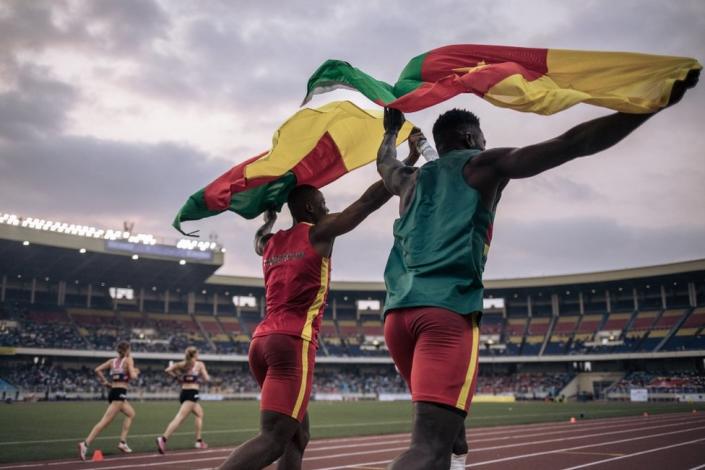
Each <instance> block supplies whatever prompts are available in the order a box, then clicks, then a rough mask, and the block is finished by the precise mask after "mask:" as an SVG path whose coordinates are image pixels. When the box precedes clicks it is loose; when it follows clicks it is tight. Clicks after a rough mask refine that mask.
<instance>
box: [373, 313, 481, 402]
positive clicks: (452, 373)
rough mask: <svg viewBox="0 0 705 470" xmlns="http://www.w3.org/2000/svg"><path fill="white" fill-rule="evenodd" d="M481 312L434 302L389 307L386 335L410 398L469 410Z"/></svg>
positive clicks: (474, 379) (477, 354) (475, 378)
mask: <svg viewBox="0 0 705 470" xmlns="http://www.w3.org/2000/svg"><path fill="white" fill-rule="evenodd" d="M478 322H479V314H478V313H473V314H470V315H460V314H458V313H455V312H452V311H450V310H446V309H443V308H437V307H414V308H401V309H395V310H390V311H389V312H388V313H387V316H386V318H385V320H384V339H385V341H386V343H387V347H388V348H389V352H390V353H391V355H392V359H394V364H396V366H397V368H398V369H399V373H400V374H401V375H402V377H403V378H404V380H405V381H406V383H407V385H408V386H409V390H410V391H411V399H412V400H413V401H415V402H416V401H425V402H431V403H440V404H443V405H448V406H452V407H455V408H457V409H459V410H461V411H464V412H467V410H468V408H469V407H470V402H471V401H472V397H473V395H474V393H475V386H476V383H475V382H476V380H477V362H478V358H479V343H480V327H479V324H478Z"/></svg>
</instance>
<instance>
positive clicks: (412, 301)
mask: <svg viewBox="0 0 705 470" xmlns="http://www.w3.org/2000/svg"><path fill="white" fill-rule="evenodd" d="M478 153H480V151H479V150H454V151H451V152H448V153H446V154H444V155H442V156H441V157H440V158H439V159H438V160H434V161H432V162H429V163H426V164H425V165H424V166H422V167H421V168H419V170H418V171H419V173H418V177H417V180H416V189H415V193H414V196H413V200H412V203H411V206H410V207H409V209H408V210H407V212H406V213H405V214H404V215H403V216H401V217H400V218H399V219H397V220H396V221H395V222H394V246H393V247H392V251H391V253H390V254H389V259H388V260H387V267H386V269H385V270H384V282H385V284H386V286H387V300H386V302H385V306H384V311H385V313H386V312H388V311H389V310H392V309H396V308H408V307H441V308H445V309H448V310H451V311H453V312H457V313H459V314H462V315H466V314H470V313H472V312H480V311H482V298H483V285H482V272H483V271H484V269H485V261H486V260H487V251H488V250H489V244H490V240H491V237H492V221H493V219H494V214H493V213H492V212H490V211H489V210H487V209H486V208H485V207H484V206H483V204H482V201H481V199H480V193H478V192H477V191H476V190H475V189H473V188H471V187H470V186H469V185H468V184H467V182H466V181H465V178H464V177H463V167H464V166H465V164H466V163H467V162H468V160H470V159H471V158H472V157H473V156H475V155H476V154H478Z"/></svg>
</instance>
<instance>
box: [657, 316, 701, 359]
mask: <svg viewBox="0 0 705 470" xmlns="http://www.w3.org/2000/svg"><path fill="white" fill-rule="evenodd" d="M686 315H688V316H687V318H686V319H685V321H684V322H683V323H682V324H681V326H680V328H678V330H677V331H676V332H675V334H674V335H673V336H672V337H671V338H670V339H669V340H668V342H667V343H666V345H665V346H664V348H663V349H664V350H670V351H684V350H686V349H705V307H698V308H695V309H693V310H692V311H691V312H690V314H688V313H687V312H686Z"/></svg>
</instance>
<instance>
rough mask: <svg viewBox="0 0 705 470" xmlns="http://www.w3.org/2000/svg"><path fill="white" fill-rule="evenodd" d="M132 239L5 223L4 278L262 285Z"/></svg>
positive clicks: (498, 288)
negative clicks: (5, 276)
mask: <svg viewBox="0 0 705 470" xmlns="http://www.w3.org/2000/svg"><path fill="white" fill-rule="evenodd" d="M130 240H131V239H128V238H124V239H117V240H108V239H104V238H95V237H93V238H91V237H85V236H77V235H74V234H66V233H57V232H54V231H47V230H38V229H36V227H35V228H28V227H22V226H17V225H8V224H3V223H0V275H7V276H9V277H11V276H16V275H19V276H22V277H23V278H25V279H27V278H30V279H31V278H37V279H45V278H50V279H51V280H65V281H71V282H74V281H79V282H80V283H82V284H83V283H88V284H91V283H96V282H99V283H106V284H108V285H115V286H133V287H139V286H154V285H157V286H160V288H166V289H169V288H181V289H185V290H188V289H190V290H196V289H199V290H200V289H202V288H205V287H209V291H210V290H213V288H215V290H221V289H222V290H223V291H226V290H232V288H234V287H240V288H259V289H261V288H262V287H263V280H262V278H257V277H244V276H228V275H219V274H215V272H216V271H217V270H218V269H219V268H220V267H221V266H222V265H223V260H224V254H223V250H221V249H220V247H217V246H213V245H214V244H210V245H209V244H208V243H207V242H206V243H205V245H202V246H201V248H200V249H199V248H196V249H186V248H182V247H179V246H177V245H175V244H171V245H169V244H160V243H156V242H155V241H154V240H152V241H151V242H150V243H144V242H139V241H130ZM185 242H186V243H187V244H188V243H196V242H190V241H185ZM180 244H181V243H180ZM181 245H183V244H181ZM135 257H137V258H138V259H134V258H135ZM380 276H381V273H380ZM693 281H695V282H697V283H698V284H701V283H705V259H700V260H693V261H683V262H676V263H669V264H662V265H658V266H647V267H640V268H630V269H619V270H611V271H599V272H591V273H580V274H566V275H555V276H540V277H527V278H514V279H494V280H493V279H490V280H486V281H485V288H486V294H487V296H490V297H492V296H495V297H509V296H515V295H519V296H523V295H531V294H535V293H538V292H545V293H546V294H550V293H553V292H556V293H560V292H565V291H586V290H590V289H592V290H601V289H613V288H614V289H616V288H622V289H629V288H631V287H635V288H644V287H646V286H648V285H653V286H660V285H661V286H668V285H673V284H674V283H677V284H680V283H681V282H682V283H683V284H687V283H688V282H693ZM331 289H332V290H333V291H334V292H338V293H341V294H342V293H347V292H349V293H356V292H357V293H359V292H363V293H369V294H370V295H373V293H380V294H381V293H383V292H384V290H385V289H384V283H383V282H351V281H334V282H332V285H331Z"/></svg>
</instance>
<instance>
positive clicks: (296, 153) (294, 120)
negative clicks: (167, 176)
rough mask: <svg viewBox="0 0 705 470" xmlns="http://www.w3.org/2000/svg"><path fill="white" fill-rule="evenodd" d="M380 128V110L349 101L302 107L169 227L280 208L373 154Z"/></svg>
mask: <svg viewBox="0 0 705 470" xmlns="http://www.w3.org/2000/svg"><path fill="white" fill-rule="evenodd" d="M412 127H413V125H412V124H411V123H405V124H404V127H403V128H402V130H401V132H400V133H399V135H398V137H397V145H399V144H401V143H402V142H404V141H405V140H406V139H407V138H408V137H409V134H410V132H411V129H412ZM383 134H384V126H383V125H382V113H381V111H366V110H364V109H360V108H358V107H357V106H355V105H354V104H353V103H351V102H349V101H335V102H332V103H329V104H327V105H325V106H323V107H321V108H318V109H308V108H306V109H302V110H301V111H299V112H298V113H296V114H294V115H293V116H292V117H290V118H289V119H288V120H287V121H286V122H285V123H284V124H283V125H282V126H281V127H280V128H279V129H278V130H277V131H276V132H275V133H274V137H273V138H272V149H271V150H269V151H268V152H263V153H261V154H259V155H257V156H254V157H252V158H250V159H249V160H246V161H244V162H242V163H240V164H238V165H235V166H234V167H232V168H231V169H230V170H228V171H227V172H225V173H223V174H222V175H221V176H220V177H218V178H217V179H216V180H215V181H213V182H212V183H210V184H209V185H208V186H206V187H205V188H203V189H201V190H200V191H198V192H196V193H194V194H193V195H191V197H189V199H188V200H187V201H186V204H184V206H183V207H182V208H181V210H180V211H179V213H178V214H176V218H175V219H174V223H173V226H174V228H176V230H178V231H179V232H181V233H183V234H184V235H195V233H196V232H192V233H185V232H184V231H182V230H181V223H182V222H184V221H187V220H198V219H203V218H205V217H209V216H212V215H216V214H220V213H221V212H223V211H226V210H230V211H233V212H235V213H237V214H240V215H241V216H243V217H245V218H247V219H252V218H255V217H257V216H258V215H259V214H261V213H262V212H264V211H265V210H266V209H267V208H270V207H273V208H275V209H276V210H279V209H281V207H282V205H283V204H284V202H286V199H287V196H288V195H289V191H291V190H292V189H293V188H294V187H296V186H299V185H304V184H308V185H312V186H315V187H317V188H320V187H323V186H325V185H327V184H328V183H330V182H332V181H334V180H336V179H338V178H340V177H341V176H343V175H344V174H345V173H347V172H349V171H352V170H354V169H356V168H359V167H361V166H363V165H365V164H367V163H369V162H371V161H373V160H374V159H375V158H376V156H377V150H378V149H379V143H380V142H381V141H382V136H383Z"/></svg>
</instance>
